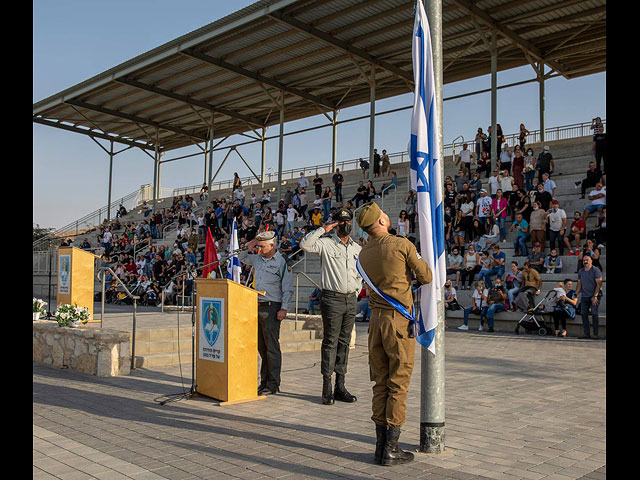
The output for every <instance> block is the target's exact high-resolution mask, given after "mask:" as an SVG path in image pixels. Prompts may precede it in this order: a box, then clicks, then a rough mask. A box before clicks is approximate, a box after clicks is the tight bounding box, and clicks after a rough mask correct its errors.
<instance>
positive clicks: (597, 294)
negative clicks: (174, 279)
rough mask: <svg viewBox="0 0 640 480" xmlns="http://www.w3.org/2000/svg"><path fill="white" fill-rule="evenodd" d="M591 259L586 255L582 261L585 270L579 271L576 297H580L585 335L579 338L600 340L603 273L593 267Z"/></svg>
mask: <svg viewBox="0 0 640 480" xmlns="http://www.w3.org/2000/svg"><path fill="white" fill-rule="evenodd" d="M592 262H593V261H592V260H591V257H590V256H588V255H585V256H584V258H583V259H582V265H583V268H581V269H580V270H579V271H578V286H577V288H576V295H578V294H581V296H580V310H581V312H582V330H583V332H584V335H580V337H578V338H596V339H597V338H598V328H599V326H600V319H599V317H598V306H599V305H600V299H601V298H602V272H601V271H600V269H599V268H598V267H594V266H593V263H592ZM589 308H591V320H592V322H593V335H590V334H589Z"/></svg>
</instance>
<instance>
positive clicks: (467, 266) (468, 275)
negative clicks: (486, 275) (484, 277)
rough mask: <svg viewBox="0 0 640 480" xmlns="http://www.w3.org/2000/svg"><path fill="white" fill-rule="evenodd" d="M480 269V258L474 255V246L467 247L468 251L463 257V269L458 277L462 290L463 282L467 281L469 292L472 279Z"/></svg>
mask: <svg viewBox="0 0 640 480" xmlns="http://www.w3.org/2000/svg"><path fill="white" fill-rule="evenodd" d="M454 248H455V247H454ZM454 253H455V250H454ZM481 268H482V264H481V263H480V256H479V255H478V254H477V253H476V250H475V248H474V246H473V245H469V250H468V251H467V253H466V255H465V256H464V264H463V269H462V271H461V272H460V277H461V279H462V290H464V289H465V287H464V282H465V280H467V290H471V282H473V277H474V276H475V275H476V274H477V273H478V272H479V271H480V269H481Z"/></svg>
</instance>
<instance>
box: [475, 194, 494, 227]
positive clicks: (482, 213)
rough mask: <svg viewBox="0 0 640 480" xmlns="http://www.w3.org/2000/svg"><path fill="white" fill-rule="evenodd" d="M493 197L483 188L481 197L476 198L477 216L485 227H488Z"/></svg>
mask: <svg viewBox="0 0 640 480" xmlns="http://www.w3.org/2000/svg"><path fill="white" fill-rule="evenodd" d="M492 201H493V200H492V198H491V197H489V196H488V195H487V191H486V190H485V189H484V188H483V189H482V190H480V198H478V199H477V200H476V217H478V220H479V221H480V223H481V224H482V226H483V227H485V228H486V227H487V217H489V214H490V213H491V203H492Z"/></svg>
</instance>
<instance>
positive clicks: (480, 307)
mask: <svg viewBox="0 0 640 480" xmlns="http://www.w3.org/2000/svg"><path fill="white" fill-rule="evenodd" d="M488 295H489V290H487V288H486V287H485V286H484V282H482V281H481V280H478V281H476V283H475V289H474V290H473V294H472V295H471V302H472V305H471V306H470V307H467V308H465V309H464V323H463V324H462V325H460V326H459V327H458V330H469V314H471V313H473V314H475V315H480V316H481V317H482V316H483V315H484V313H485V312H486V308H487V297H488ZM478 330H479V331H482V324H480V328H478Z"/></svg>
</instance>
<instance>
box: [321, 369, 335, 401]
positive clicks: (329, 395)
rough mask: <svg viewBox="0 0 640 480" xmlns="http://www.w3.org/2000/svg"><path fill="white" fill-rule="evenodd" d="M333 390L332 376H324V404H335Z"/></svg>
mask: <svg viewBox="0 0 640 480" xmlns="http://www.w3.org/2000/svg"><path fill="white" fill-rule="evenodd" d="M334 403H335V402H334V401H333V392H332V391H331V376H327V375H323V376H322V404H323V405H333V404H334Z"/></svg>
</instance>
